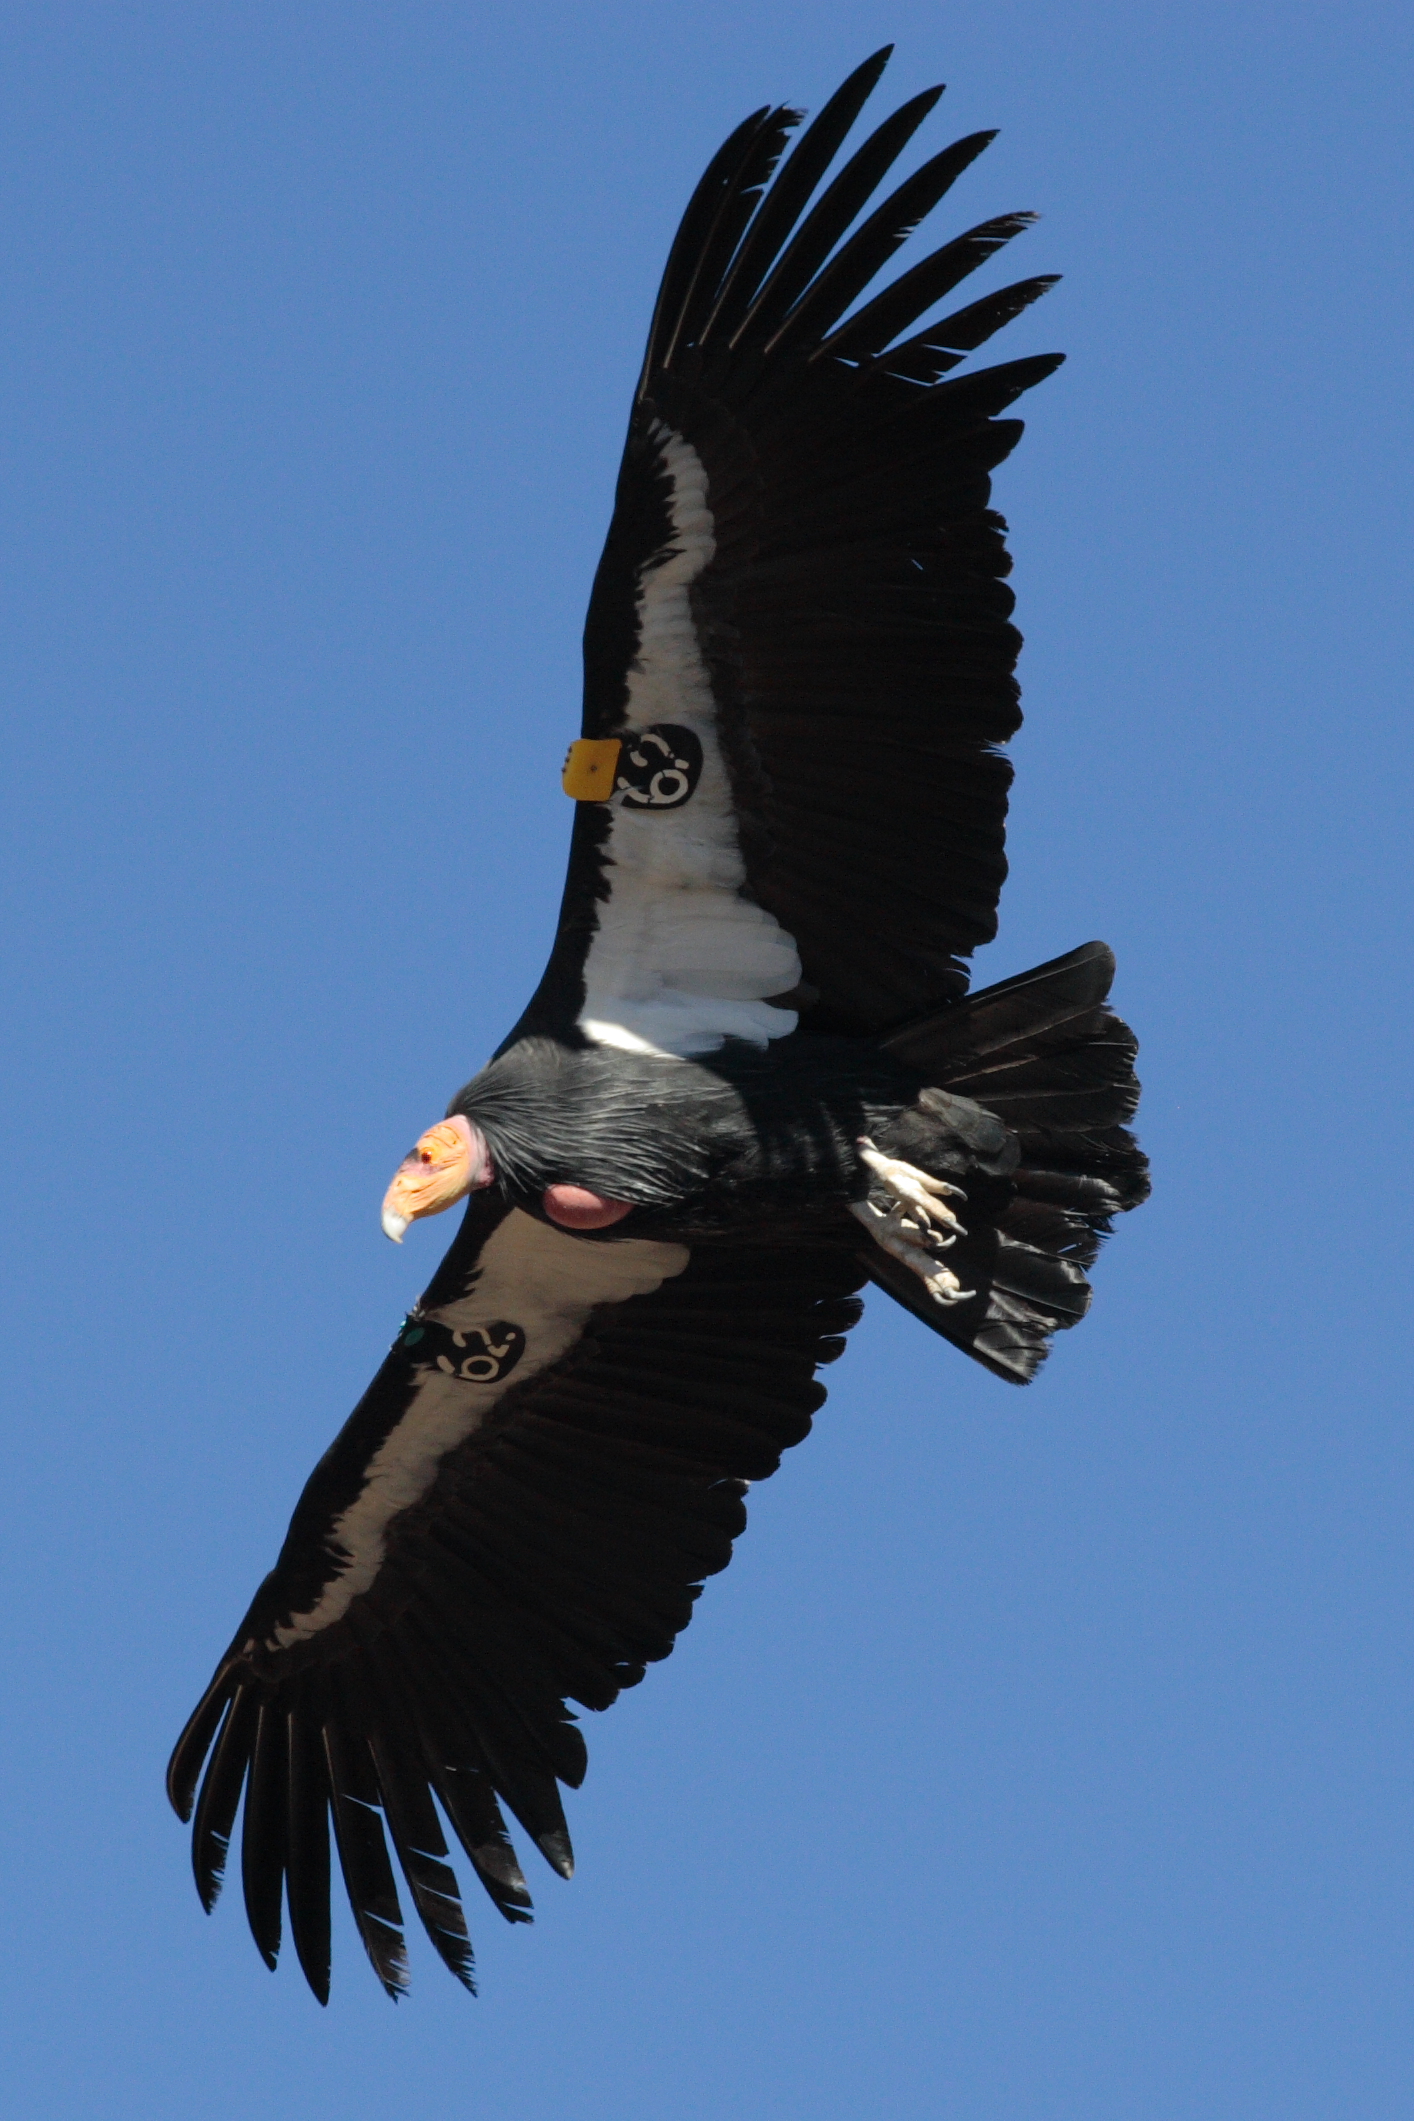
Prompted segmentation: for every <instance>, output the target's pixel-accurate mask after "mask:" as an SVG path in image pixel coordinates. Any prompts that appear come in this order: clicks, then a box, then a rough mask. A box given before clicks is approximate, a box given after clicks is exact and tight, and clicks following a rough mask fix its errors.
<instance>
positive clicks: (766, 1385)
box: [168, 1194, 864, 2000]
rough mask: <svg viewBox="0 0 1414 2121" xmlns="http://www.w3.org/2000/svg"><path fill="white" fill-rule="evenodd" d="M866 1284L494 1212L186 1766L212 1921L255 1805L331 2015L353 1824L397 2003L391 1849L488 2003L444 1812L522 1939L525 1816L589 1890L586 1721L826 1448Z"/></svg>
mask: <svg viewBox="0 0 1414 2121" xmlns="http://www.w3.org/2000/svg"><path fill="white" fill-rule="evenodd" d="M863 1278H864V1269H863V1267H862V1266H861V1265H860V1264H859V1263H858V1262H857V1261H856V1259H855V1257H854V1256H853V1253H852V1251H851V1249H850V1245H849V1242H848V1239H847V1238H846V1239H844V1240H842V1242H841V1244H840V1246H839V1247H838V1248H831V1247H830V1246H829V1245H828V1244H823V1245H822V1244H821V1243H819V1242H818V1241H816V1242H813V1243H807V1244H804V1245H798V1246H791V1247H788V1248H783V1247H780V1246H774V1247H773V1246H764V1245H763V1246H760V1247H751V1246H744V1247H702V1248H697V1249H690V1248H689V1247H687V1246H685V1245H676V1244H660V1243H654V1242H647V1241H635V1240H629V1241H625V1242H619V1243H607V1244H605V1243H596V1242H593V1241H589V1240H586V1239H584V1238H582V1237H571V1236H569V1235H567V1234H566V1233H565V1232H563V1231H559V1230H556V1229H554V1228H552V1227H551V1226H550V1225H549V1224H547V1223H542V1222H539V1221H537V1220H535V1219H534V1218H533V1217H531V1216H528V1215H526V1214H524V1213H522V1212H521V1211H520V1210H518V1209H507V1208H506V1206H505V1204H504V1203H503V1202H502V1201H500V1200H499V1199H497V1198H494V1197H492V1196H490V1195H486V1194H479V1195H476V1196H473V1199H472V1202H471V1205H470V1207H469V1208H468V1211H467V1216H466V1220H465V1222H464V1223H463V1225H462V1229H461V1231H460V1233H459V1235H458V1237H457V1239H456V1241H455V1242H454V1244H453V1246H452V1248H451V1250H450V1251H449V1253H448V1254H447V1257H446V1259H445V1260H444V1261H443V1263H442V1265H441V1266H440V1267H439V1268H438V1270H437V1274H436V1276H435V1278H434V1280H433V1282H432V1285H431V1286H430V1288H429V1289H428V1291H427V1294H426V1296H425V1297H424V1298H423V1300H422V1302H421V1303H420V1304H419V1306H418V1308H417V1310H416V1311H415V1312H414V1313H413V1314H412V1316H411V1318H410V1319H409V1320H408V1322H407V1324H406V1325H405V1326H404V1328H403V1330H402V1332H401V1333H400V1334H399V1336H398V1339H397V1341H396V1342H395V1343H394V1345H393V1348H392V1350H391V1352H390V1354H389V1355H388V1357H387V1360H386V1361H385V1362H384V1364H383V1367H382V1368H381V1370H380V1371H379V1372H378V1375H377V1377H376V1378H375V1379H374V1381H373V1383H372V1385H371V1386H370V1388H369V1390H368V1392H367V1393H366V1394H365V1396H364V1398H363V1400H362V1401H361V1402H360V1404H359V1406H358V1407H357V1409H356V1410H355V1412H354V1414H353V1415H352V1417H351V1418H350V1420H349V1422H348V1423H347V1425H346V1426H345V1428H344V1429H343V1431H342V1433H341V1434H340V1435H339V1437H338V1438H337V1440H336V1441H335V1442H334V1444H333V1445H332V1446H331V1447H330V1449H329V1450H328V1451H327V1452H326V1453H325V1455H324V1457H323V1458H322V1459H321V1460H320V1462H319V1465H318V1466H317V1467H316V1469H315V1472H314V1474H313V1477H312V1478H311V1480H310V1482H309V1485H308V1486H307V1488H306V1489H305V1492H304V1494H303V1496H302V1497H301V1499H300V1502H299V1506H298V1508H297V1509H296V1511H295V1515H294V1519H293V1521H292V1523H291V1526H290V1530H289V1535H288V1537H287V1539H286V1541H285V1545H284V1547H283V1549H282V1551H281V1554H280V1557H279V1560H278V1561H277V1563H276V1565H275V1567H274V1569H273V1570H272V1572H271V1574H270V1575H269V1576H268V1577H267V1578H266V1580H265V1582H264V1583H263V1584H262V1585H261V1587H260V1590H259V1591H258V1592H257V1594H256V1597H255V1600H254V1602H253V1604H252V1605H251V1608H250V1611H249V1612H248V1613H247V1615H246V1617H245V1619H244V1620H243V1621H242V1622H241V1625H240V1628H239V1629H238V1630H237V1633H236V1637H235V1640H234V1641H233V1643H232V1644H231V1647H230V1649H229V1650H228V1651H227V1653H226V1655H225V1657H224V1658H223V1659H222V1661H221V1663H220V1665H219V1667H218V1668H217V1672H216V1675H215V1677H214V1679H213V1680H212V1682H211V1685H210V1687H209V1688H208V1690H207V1692H206V1694H205V1696H204V1698H203V1700H202V1701H201V1703H200V1705H199V1707H198V1708H197V1710H196V1712H195V1714H194V1715H193V1717H192V1719H191V1721H190V1723H189V1724H188V1725H187V1728H186V1730H185V1731H184V1733H183V1734H182V1737H181V1739H180V1741H179V1742H178V1745H177V1748H176V1751H175V1752H174V1754H173V1756H172V1762H171V1767H170V1769H169V1774H168V1788H169V1792H170V1795H171V1798H172V1802H173V1804H174V1805H175V1806H176V1808H177V1810H178V1812H179V1813H180V1814H181V1816H182V1817H183V1818H188V1817H190V1816H191V1815H192V1811H193V1806H194V1807H195V1819H194V1825H193V1835H192V1857H193V1864H194V1868H195V1872H196V1882H197V1889H198V1891H199V1893H200V1895H201V1898H202V1901H203V1903H204V1904H205V1905H206V1906H207V1907H208V1908H210V1907H211V1906H212V1904H213V1903H214V1901H215V1898H216V1895H217V1893H218V1891H219V1890H220V1885H221V1879H222V1875H223V1872H224V1869H225V1866H226V1860H227V1851H228V1846H229V1843H230V1840H231V1837H232V1831H233V1826H234V1822H235V1818H236V1812H237V1808H238V1806H239V1805H240V1802H241V1796H242V1792H243V1791H244V1798H245V1804H244V1813H243V1817H242V1822H241V1837H240V1842H241V1845H240V1869H241V1879H242V1884H243V1886H244V1891H245V1904H246V1909H247V1913H248V1915H249V1919H250V1926H251V1930H252V1932H253V1934H254V1936H255V1940H256V1943H257V1945H258V1947H259V1949H260V1952H261V1954H262V1956H263V1957H264V1959H265V1961H266V1963H267V1964H268V1965H270V1966H273V1965H274V1964H275V1959H276V1954H277V1953H278V1951H279V1947H280V1938H281V1900H282V1888H283V1897H284V1899H285V1901H286V1903H287V1906H288V1911H289V1921H290V1929H291V1932H292V1934H293V1940H294V1945H295V1950H296V1952H297V1953H298V1955H299V1960H300V1964H301V1965H302V1967H303V1968H304V1971H305V1974H306V1976H307V1978H308V1980H309V1983H310V1985H311V1987H312V1988H313V1989H314V1991H315V1993H316V1994H317V1995H318V1996H319V1997H320V1998H321V2000H322V1999H324V1998H325V1997H327V1994H328V1986H329V1929H330V1905H329V1888H330V1847H329V1827H330V1823H331V1821H332V1825H333V1830H334V1842H335V1847H336V1849H337V1854H338V1858H339V1862H340V1865H341V1867H342V1870H343V1874H344V1880H345V1883H346V1885H347V1888H348V1894H349V1900H350V1903H351V1905H352V1908H353V1913H354V1919H355V1921H356V1923H357V1925H358V1929H359V1932H360V1934H361V1936H362V1938H363V1941H364V1944H365V1946H366V1947H367V1950H368V1955H369V1958H370V1959H371V1960H372V1962H373V1966H374V1969H375V1971H376V1972H377V1974H378V1976H379V1979H380V1980H381V1981H382V1982H383V1984H384V1986H385V1988H386V1989H387V1990H388V1991H389V1993H390V1994H393V1995H396V1994H398V1993H399V1992H400V1991H401V1990H402V1989H403V1988H404V1987H405V1985H406V1979H407V1974H406V1958H405V1952H404V1943H403V1934H402V1919H403V1918H402V1912H401V1906H400V1902H399V1897H398V1890H397V1886H396V1884H395V1882H394V1872H393V1865H392V1862H391V1860H390V1857H389V1853H388V1838H387V1837H390V1838H391V1841H392V1845H393V1849H394V1851H395V1852H396V1856H397V1859H398V1863H399V1866H400V1867H401V1870H402V1874H403V1877H404V1879H405V1880H406V1882H407V1888H408V1892H409V1894H410V1895H411V1898H412V1902H413V1905H414V1907H415V1908H416V1910H417V1913H418V1915H419V1916H420V1918H421V1920H422V1922H423V1924H424V1926H425V1927H426V1930H427V1933H428V1935H429V1936H430V1938H431V1939H432V1942H433V1944H434V1945H435V1946H436V1948H437V1950H438V1952H439V1953H440V1954H441V1956H442V1958H443V1959H444V1961H445V1962H446V1964H447V1965H448V1966H449V1967H450V1968H451V1969H452V1971H453V1972H454V1973H455V1974H457V1975H458V1976H459V1977H460V1978H461V1979H462V1980H463V1981H465V1982H466V1983H467V1985H468V1986H471V1985H472V1954H471V1945H470V1942H469V1940H468V1937H467V1930H466V1922H465V1919H464V1916H463V1912H462V1906H461V1901H460V1898H459V1895H458V1890H457V1883H456V1879H455V1877H454V1875H453V1872H452V1870H451V1868H450V1866H449V1864H448V1862H447V1854H448V1851H447V1846H446V1841H445V1839H444V1836H443V1831H442V1827H441V1825H440V1823H439V1818H438V1807H439V1806H440V1808H441V1811H442V1813H443V1814H444V1815H445V1817H446V1819H447V1820H448V1821H450V1823H451V1825H452V1828H453V1830H454V1832H455V1834H456V1836H457V1838H458V1840H459V1841H460V1842H461V1844H462V1847H463V1849H464V1850H465V1852H466V1855H467V1857H468V1859H469V1861H470V1863H471V1865H472V1867H473V1868H474V1870H475V1872H476V1874H477V1876H478V1877H479V1878H480V1880H481V1882H482V1884H483V1885H484V1886H485V1887H486V1890H487V1892H488V1893H489V1894H490V1896H491V1898H492V1900H493V1901H494V1902H495V1904H496V1906H497V1907H498V1908H499V1909H500V1911H501V1913H502V1914H503V1915H505V1916H506V1917H507V1918H508V1919H509V1920H511V1921H513V1922H514V1921H524V1920H528V1919H529V1916H528V1909H529V1907H530V1895H529V1893H528V1892H527V1890H526V1885H525V1880H524V1878H523V1876H522V1875H521V1870H520V1866H519V1864H518V1862H517V1859H516V1855H515V1851H514V1849H513V1848H512V1846H511V1843H510V1840H509V1838H508V1836H507V1833H506V1829H505V1825H504V1822H503V1819H502V1813H501V1806H502V1805H503V1804H504V1805H505V1806H506V1807H508V1808H509V1810H510V1812H511V1813H512V1814H513V1815H514V1817H515V1818H516V1819H517V1820H518V1821H519V1822H520V1824H521V1825H522V1826H523V1827H524V1828H525V1830H526V1832H527V1833H528V1834H529V1835H530V1836H531V1837H532V1838H533V1839H534V1840H535V1841H536V1843H537V1844H538V1845H539V1847H540V1849H541V1850H542V1851H543V1853H544V1855H545V1856H546V1858H547V1859H548V1861H549V1862H550V1863H551V1864H552V1865H553V1866H554V1867H555V1869H556V1870H558V1871H560V1872H561V1873H562V1874H563V1875H565V1876H568V1875H569V1871H570V1868H571V1857H570V1843H569V1836H568V1833H567V1832H566V1828H565V1819H564V1813H563V1811H562V1809H561V1805H560V1798H559V1792H558V1786H557V1785H558V1783H560V1782H564V1783H567V1784H569V1785H570V1786H572V1787H573V1786H576V1785H577V1784H578V1783H579V1782H580V1780H581V1778H582V1776H583V1773H584V1766H585V1749H584V1742H583V1739H582V1738H581V1736H580V1733H579V1728H578V1726H577V1724H576V1723H575V1722H574V1720H573V1719H572V1717H570V1716H569V1715H568V1713H567V1712H566V1709H565V1705H564V1704H565V1699H566V1697H568V1698H569V1699H571V1700H574V1701H578V1702H580V1703H582V1704H584V1705H585V1706H587V1707H590V1708H596V1709H601V1708H606V1707H607V1706H608V1705H609V1703H610V1702H612V1701H613V1700H614V1699H615V1697H616V1696H617V1694H618V1693H619V1691H620V1689H621V1688H623V1687H626V1686H633V1685H635V1684H636V1683H637V1681H638V1680H639V1679H641V1678H642V1676H643V1671H644V1667H645V1665H646V1664H648V1663H649V1662H651V1661H653V1660H654V1659H657V1658H661V1657H666V1656H667V1654H668V1652H669V1651H670V1650H671V1648H672V1646H673V1641H674V1638H675V1636H676V1635H677V1633H678V1632H679V1630H680V1629H682V1628H683V1627H685V1626H686V1625H687V1622H688V1619H689V1618H690V1616H691V1612H692V1605H693V1601H694V1599H695V1598H696V1596H697V1592H698V1588H699V1586H700V1584H701V1583H702V1580H703V1578H704V1577H706V1576H709V1575H712V1574H713V1573H715V1572H716V1571H717V1570H719V1569H722V1568H724V1567H725V1566H726V1563H727V1561H728V1559H729V1558H730V1555H731V1547H732V1540H733V1539H734V1538H735V1536H736V1534H737V1533H738V1532H740V1530H741V1529H742V1527H743V1525H744V1523H745V1521H746V1513H745V1510H744V1507H743V1503H742V1495H743V1490H744V1483H745V1482H746V1481H748V1480H760V1479H762V1478H764V1477H765V1476H766V1475H767V1474H769V1473H771V1472H772V1471H774V1469H775V1467H776V1465H777V1463H778V1462H779V1458H780V1454H781V1452H782V1451H783V1450H784V1449H785V1448H786V1447H787V1446H788V1445H791V1444H794V1443H798V1442H799V1441H800V1439H801V1438H802V1437H803V1436H804V1435H805V1434H806V1432H807V1431H808V1429H809V1427H810V1420H811V1416H812V1414H813V1413H814V1411H815V1409H816V1408H817V1407H818V1406H819V1405H820V1403H821V1401H822V1400H823V1398H824V1396H825V1395H824V1390H823V1387H822V1386H821V1385H819V1384H818V1383H817V1382H816V1381H815V1368H816V1365H817V1364H819V1363H822V1362H829V1361H832V1360H833V1359H834V1357H835V1356H836V1355H838V1354H839V1353H840V1351H841V1349H842V1347H843V1345H844V1343H843V1341H842V1339H841V1338H840V1335H841V1334H842V1333H843V1332H844V1331H845V1330H846V1329H847V1328H848V1327H849V1326H850V1325H852V1324H853V1323H854V1321H855V1319H856V1318H857V1317H858V1315H859V1305H858V1303H857V1301H856V1300H855V1298H854V1294H853V1292H854V1291H855V1290H856V1289H857V1288H858V1287H859V1285H860V1283H861V1282H862V1280H863ZM203 1768H204V1773H203ZM434 1800H435V1801H434ZM385 1828H386V1837H385Z"/></svg>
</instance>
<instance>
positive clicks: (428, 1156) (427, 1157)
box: [422, 1149, 432, 1164]
mask: <svg viewBox="0 0 1414 2121" xmlns="http://www.w3.org/2000/svg"><path fill="white" fill-rule="evenodd" d="M422 1161H423V1162H424V1163H425V1164H430V1163H431V1161H432V1151H431V1150H430V1149H424V1150H423V1151H422Z"/></svg>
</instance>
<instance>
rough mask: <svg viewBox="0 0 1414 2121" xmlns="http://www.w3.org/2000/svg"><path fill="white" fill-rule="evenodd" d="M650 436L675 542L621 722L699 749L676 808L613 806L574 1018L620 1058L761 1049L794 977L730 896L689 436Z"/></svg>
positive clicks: (759, 909)
mask: <svg viewBox="0 0 1414 2121" xmlns="http://www.w3.org/2000/svg"><path fill="white" fill-rule="evenodd" d="M652 435H653V440H654V441H655V442H659V443H661V445H662V459H661V461H662V463H663V464H664V466H665V467H666V469H667V472H668V475H669V477H670V479H671V481H672V519H673V533H674V550H673V552H672V554H671V556H670V557H669V558H668V559H666V560H663V561H661V562H659V563H658V565H656V566H652V567H648V568H645V569H644V570H643V573H642V576H641V578H640V584H639V597H638V604H639V622H640V636H639V651H638V656H637V659H636V661H635V662H634V664H633V665H632V666H631V668H630V671H629V679H628V691H629V706H628V713H629V722H630V726H632V727H635V728H643V727H645V726H647V725H649V724H651V723H653V722H675V723H680V724H682V725H683V726H684V727H686V728H689V729H691V730H693V731H694V732H695V734H696V736H697V737H698V739H699V741H700V743H701V745H702V754H703V765H702V776H701V779H700V780H699V782H698V784H697V788H696V790H695V791H694V793H693V796H692V800H691V801H690V802H688V803H686V804H684V805H683V807H682V808H681V809H680V810H672V811H665V812H664V811H660V812H654V811H651V810H631V809H626V808H625V807H623V804H622V802H621V801H619V802H615V803H614V805H613V806H612V809H613V824H612V827H611V830H610V837H609V842H608V848H607V855H608V860H609V863H610V865H611V867H610V869H609V897H608V900H607V901H606V902H605V903H604V904H602V905H601V906H600V908H599V926H598V930H597V932H596V934H595V936H594V938H593V940H592V942H591V943H590V946H589V950H588V953H587V955H586V958H585V965H584V981H585V1000H584V1007H583V1010H582V1011H581V1013H580V1018H579V1022H580V1027H581V1029H582V1030H583V1031H584V1032H585V1034H586V1036H588V1037H589V1038H592V1039H594V1040H596V1041H597V1042H598V1043H599V1044H600V1045H605V1046H620V1047H623V1048H625V1049H626V1050H627V1051H629V1052H631V1053H659V1054H663V1055H665V1056H666V1055H670V1054H676V1055H678V1056H680V1057H682V1056H686V1055H688V1054H694V1053H713V1052H715V1051H716V1050H717V1048H718V1047H719V1046H720V1045H721V1044H722V1041H723V1040H724V1039H726V1038H743V1039H749V1040H750V1041H751V1042H752V1043H753V1044H754V1045H758V1046H764V1045H765V1044H766V1043H767V1041H768V1040H770V1039H773V1038H784V1037H785V1036H786V1035H787V1034H788V1033H789V1032H791V1031H794V1029H795V1026H796V1021H797V1018H796V1012H795V1011H794V1010H793V1009H780V1008H775V1007H773V1006H772V1005H771V1004H770V1002H769V1001H768V999H767V997H768V996H770V995H773V994H786V993H788V992H789V991H790V989H791V988H792V987H794V986H796V985H797V983H798V982H799V979H800V958H799V956H798V954H797V952H796V947H795V943H794V941H793V940H792V938H791V937H790V936H789V935H787V933H786V931H785V930H784V929H783V928H782V927H781V926H780V924H779V922H777V921H776V920H775V918H774V917H773V916H772V915H771V914H769V913H768V912H767V911H766V910H765V908H764V907H763V906H758V905H755V904H753V902H752V901H751V900H750V899H747V898H743V896H742V886H743V884H744V883H745V881H746V865H745V863H744V862H743V860H742V858H741V848H740V845H739V842H738V839H737V829H736V814H735V810H734V808H733V804H732V794H731V786H730V783H729V781H728V779H727V770H726V765H725V762H724V761H723V758H722V750H721V745H720V743H719V741H718V736H717V704H716V701H715V700H714V698H713V696H712V686H711V680H710V678H709V675H708V671H707V666H706V664H705V663H704V662H703V660H702V652H701V649H700V647H699V645H698V640H697V631H696V628H695V626H694V625H693V620H692V607H691V604H690V601H689V597H688V590H689V587H690V585H691V584H692V583H693V582H694V581H695V580H696V579H697V577H698V575H700V574H701V572H702V570H703V568H704V567H706V566H707V565H708V564H709V562H710V561H711V559H712V556H713V554H714V552H715V551H716V541H715V538H714V535H713V531H714V523H713V517H712V511H711V509H710V507H709V506H708V499H707V473H706V470H705V468H704V466H703V463H702V459H701V458H700V457H699V456H698V454H697V451H696V450H695V449H694V448H693V447H692V445H691V443H689V442H686V441H684V440H683V438H682V436H681V435H677V434H674V433H672V432H671V430H670V429H668V428H667V427H665V426H664V425H663V424H662V423H661V422H659V423H658V424H657V425H656V426H655V427H654V429H653V431H652Z"/></svg>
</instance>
